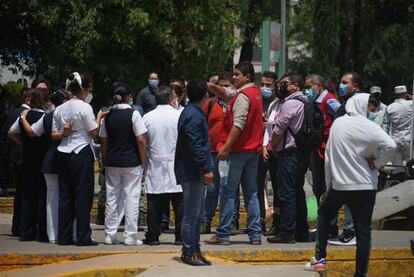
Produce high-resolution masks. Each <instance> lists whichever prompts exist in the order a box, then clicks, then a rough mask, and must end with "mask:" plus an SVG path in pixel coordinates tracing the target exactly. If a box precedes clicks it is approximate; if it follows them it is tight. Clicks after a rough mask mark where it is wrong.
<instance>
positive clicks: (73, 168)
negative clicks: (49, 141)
mask: <svg viewBox="0 0 414 277" xmlns="http://www.w3.org/2000/svg"><path fill="white" fill-rule="evenodd" d="M57 162H58V169H59V174H58V175H59V223H58V231H59V233H58V242H59V243H70V242H71V241H72V238H73V221H74V220H75V218H76V235H77V242H78V243H88V242H90V241H91V234H92V231H91V228H90V224H89V223H90V212H91V208H92V202H93V193H94V171H93V162H94V157H93V153H92V150H91V148H90V147H89V146H85V147H84V148H83V149H82V150H81V151H80V152H79V153H78V154H75V153H74V152H72V153H69V154H67V153H62V152H59V151H58V152H57Z"/></svg>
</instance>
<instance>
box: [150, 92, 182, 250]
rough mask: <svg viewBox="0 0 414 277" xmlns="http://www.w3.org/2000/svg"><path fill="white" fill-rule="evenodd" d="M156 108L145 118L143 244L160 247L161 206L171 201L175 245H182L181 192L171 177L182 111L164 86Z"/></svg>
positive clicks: (157, 94)
mask: <svg viewBox="0 0 414 277" xmlns="http://www.w3.org/2000/svg"><path fill="white" fill-rule="evenodd" d="M155 99H156V100H157V104H158V105H157V107H156V108H155V109H154V110H152V111H150V112H149V113H147V114H145V115H144V124H145V127H146V128H147V130H148V132H147V135H146V138H147V145H148V146H147V148H148V151H147V152H148V157H147V161H148V166H147V173H146V177H145V193H146V195H147V206H148V214H147V223H148V231H147V232H146V234H145V239H144V241H143V242H144V244H147V245H159V244H160V241H159V236H160V230H161V220H162V212H163V209H164V206H165V205H164V203H168V206H167V207H168V209H169V207H170V206H169V204H170V201H171V202H172V206H173V209H174V216H175V244H176V245H181V244H182V239H181V220H182V216H183V190H182V188H181V185H180V184H177V182H176V178H175V174H174V157H175V148H176V144H177V135H178V133H177V132H178V130H177V125H178V119H179V117H180V114H181V111H179V110H177V109H175V106H176V105H177V95H176V94H175V93H174V91H172V90H171V89H170V88H169V87H167V86H161V87H160V88H159V89H158V91H156V92H155Z"/></svg>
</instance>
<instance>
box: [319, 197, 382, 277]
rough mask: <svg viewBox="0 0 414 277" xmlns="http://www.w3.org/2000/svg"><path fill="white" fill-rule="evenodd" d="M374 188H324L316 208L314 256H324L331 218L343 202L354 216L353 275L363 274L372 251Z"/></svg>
mask: <svg viewBox="0 0 414 277" xmlns="http://www.w3.org/2000/svg"><path fill="white" fill-rule="evenodd" d="M375 196H376V191H375V190H359V191H358V190H356V191H338V190H334V189H330V190H328V191H327V192H326V194H325V196H324V199H323V201H322V203H321V205H320V207H319V210H318V231H317V235H316V246H315V257H316V259H318V260H319V259H321V258H325V257H326V245H327V241H328V235H329V228H330V221H331V220H332V218H333V217H335V216H336V215H337V214H338V210H339V208H340V207H341V206H342V205H344V204H346V205H348V207H349V208H350V210H351V213H352V217H353V219H354V226H355V236H356V241H357V249H356V265H355V276H366V273H367V271H368V261H369V255H370V252H371V218H372V211H373V209H374V205H375Z"/></svg>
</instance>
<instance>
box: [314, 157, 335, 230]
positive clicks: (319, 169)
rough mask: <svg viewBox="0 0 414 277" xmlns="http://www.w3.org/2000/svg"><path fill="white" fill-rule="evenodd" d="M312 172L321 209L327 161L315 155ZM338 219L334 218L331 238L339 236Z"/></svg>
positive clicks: (317, 201) (317, 200)
mask: <svg viewBox="0 0 414 277" xmlns="http://www.w3.org/2000/svg"><path fill="white" fill-rule="evenodd" d="M310 167H311V170H312V183H313V184H312V191H313V194H314V195H315V197H316V203H317V204H318V207H319V204H320V203H319V202H320V201H319V200H320V199H321V196H322V195H323V194H324V193H325V192H326V183H325V160H323V159H322V158H321V157H319V155H318V154H316V153H313V154H312V157H311V165H310ZM337 221H338V217H337V216H335V217H333V218H332V221H331V225H330V226H331V227H330V231H329V232H330V234H331V237H336V236H337V235H338V226H337Z"/></svg>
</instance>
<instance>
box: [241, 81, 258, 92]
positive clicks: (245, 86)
mask: <svg viewBox="0 0 414 277" xmlns="http://www.w3.org/2000/svg"><path fill="white" fill-rule="evenodd" d="M254 85H255V84H254V83H248V84H245V85H244V86H241V87H240V88H238V89H237V92H240V91H242V90H244V89H246V88H248V87H251V86H254Z"/></svg>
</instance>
